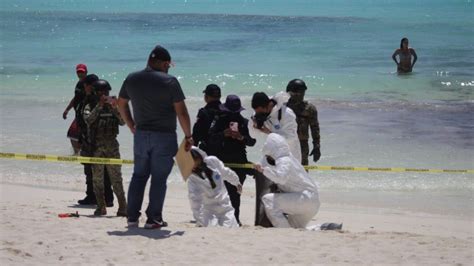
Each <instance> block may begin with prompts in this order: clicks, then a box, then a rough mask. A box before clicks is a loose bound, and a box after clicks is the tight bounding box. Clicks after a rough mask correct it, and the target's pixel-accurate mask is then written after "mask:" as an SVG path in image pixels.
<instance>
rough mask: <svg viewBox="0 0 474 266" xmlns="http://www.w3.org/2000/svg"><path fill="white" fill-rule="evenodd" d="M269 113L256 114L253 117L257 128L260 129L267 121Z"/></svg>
mask: <svg viewBox="0 0 474 266" xmlns="http://www.w3.org/2000/svg"><path fill="white" fill-rule="evenodd" d="M269 115H270V113H256V114H255V116H254V117H253V118H254V119H255V123H256V124H257V128H258V129H261V128H262V127H263V123H265V121H267V118H268V116H269Z"/></svg>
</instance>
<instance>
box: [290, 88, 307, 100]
mask: <svg viewBox="0 0 474 266" xmlns="http://www.w3.org/2000/svg"><path fill="white" fill-rule="evenodd" d="M290 95H291V98H290V101H292V102H302V101H303V99H304V92H293V91H292V92H290Z"/></svg>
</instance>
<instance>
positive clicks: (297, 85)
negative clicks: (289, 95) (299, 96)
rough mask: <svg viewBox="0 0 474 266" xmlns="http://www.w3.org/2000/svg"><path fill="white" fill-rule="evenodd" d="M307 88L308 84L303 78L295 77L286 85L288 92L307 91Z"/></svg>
mask: <svg viewBox="0 0 474 266" xmlns="http://www.w3.org/2000/svg"><path fill="white" fill-rule="evenodd" d="M306 89H307V87H306V84H305V83H304V81H302V80H301V79H293V80H291V81H290V82H288V85H287V86H286V92H289V91H295V92H296V91H305V90H306Z"/></svg>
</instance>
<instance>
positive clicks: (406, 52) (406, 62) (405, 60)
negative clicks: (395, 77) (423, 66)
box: [392, 38, 418, 73]
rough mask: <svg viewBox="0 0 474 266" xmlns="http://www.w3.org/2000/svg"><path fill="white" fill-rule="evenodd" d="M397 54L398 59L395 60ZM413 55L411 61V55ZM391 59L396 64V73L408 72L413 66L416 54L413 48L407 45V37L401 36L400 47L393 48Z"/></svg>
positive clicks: (416, 57)
mask: <svg viewBox="0 0 474 266" xmlns="http://www.w3.org/2000/svg"><path fill="white" fill-rule="evenodd" d="M397 55H398V58H399V61H397V58H396V57H397ZM412 55H413V62H412V60H411V57H412ZM392 59H393V61H395V63H396V64H397V72H398V73H410V72H412V70H413V66H415V63H416V60H417V59H418V56H417V55H416V52H415V49H413V48H410V47H408V38H403V39H402V40H401V41H400V49H397V50H395V52H394V53H393V55H392Z"/></svg>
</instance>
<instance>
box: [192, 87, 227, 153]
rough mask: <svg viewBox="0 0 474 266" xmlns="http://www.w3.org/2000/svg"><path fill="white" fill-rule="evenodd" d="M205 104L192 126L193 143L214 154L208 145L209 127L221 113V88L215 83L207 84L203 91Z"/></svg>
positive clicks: (213, 150) (212, 148) (214, 150)
mask: <svg viewBox="0 0 474 266" xmlns="http://www.w3.org/2000/svg"><path fill="white" fill-rule="evenodd" d="M203 93H204V101H205V102H206V106H204V107H203V108H201V109H199V112H198V115H197V118H196V123H194V126H193V140H194V145H195V146H197V147H199V148H200V149H201V150H203V151H205V152H206V153H207V154H208V155H216V153H217V151H216V149H215V148H214V147H212V146H211V145H209V142H208V138H209V129H210V128H211V126H212V122H213V121H217V119H218V118H219V116H220V115H221V114H222V111H221V110H220V108H219V106H220V105H221V88H219V86H217V85H216V84H209V85H207V87H206V89H205V90H204V91H203Z"/></svg>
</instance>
